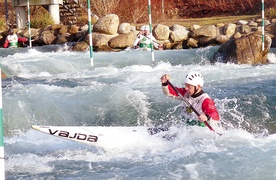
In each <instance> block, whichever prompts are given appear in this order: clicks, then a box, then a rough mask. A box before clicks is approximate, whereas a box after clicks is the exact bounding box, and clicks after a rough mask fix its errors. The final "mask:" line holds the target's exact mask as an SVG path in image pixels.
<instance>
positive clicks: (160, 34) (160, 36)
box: [153, 24, 170, 40]
mask: <svg viewBox="0 0 276 180" xmlns="http://www.w3.org/2000/svg"><path fill="white" fill-rule="evenodd" d="M169 35H170V28H169V27H168V26H166V25H163V24H158V25H156V26H155V27H154V28H153V36H154V37H155V38H156V39H157V40H166V39H168V38H169Z"/></svg>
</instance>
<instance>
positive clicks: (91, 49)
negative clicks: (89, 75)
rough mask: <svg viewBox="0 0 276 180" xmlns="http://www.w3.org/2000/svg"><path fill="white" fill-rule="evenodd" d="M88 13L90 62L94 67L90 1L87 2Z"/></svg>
mask: <svg viewBox="0 0 276 180" xmlns="http://www.w3.org/2000/svg"><path fill="white" fill-rule="evenodd" d="M87 13H88V34H89V52H90V61H91V66H94V62H93V45H92V28H91V10H90V0H87Z"/></svg>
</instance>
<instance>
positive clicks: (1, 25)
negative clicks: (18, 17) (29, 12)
mask: <svg viewBox="0 0 276 180" xmlns="http://www.w3.org/2000/svg"><path fill="white" fill-rule="evenodd" d="M5 24H6V21H5V19H4V18H0V31H2V30H5Z"/></svg>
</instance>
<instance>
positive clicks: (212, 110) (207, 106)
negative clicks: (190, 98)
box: [198, 98, 220, 122]
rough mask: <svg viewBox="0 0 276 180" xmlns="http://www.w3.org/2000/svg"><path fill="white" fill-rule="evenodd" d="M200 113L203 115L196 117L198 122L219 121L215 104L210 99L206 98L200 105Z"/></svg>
mask: <svg viewBox="0 0 276 180" xmlns="http://www.w3.org/2000/svg"><path fill="white" fill-rule="evenodd" d="M202 111H203V112H204V113H205V114H202V115H200V116H199V117H198V119H199V121H201V122H204V121H211V120H213V121H215V122H217V121H219V119H220V117H219V113H218V111H217V108H216V106H215V102H214V101H213V100H212V99H211V98H206V99H205V100H204V101H203V103H202Z"/></svg>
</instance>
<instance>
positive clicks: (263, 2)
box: [262, 0, 264, 51]
mask: <svg viewBox="0 0 276 180" xmlns="http://www.w3.org/2000/svg"><path fill="white" fill-rule="evenodd" d="M262 51H264V0H262Z"/></svg>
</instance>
